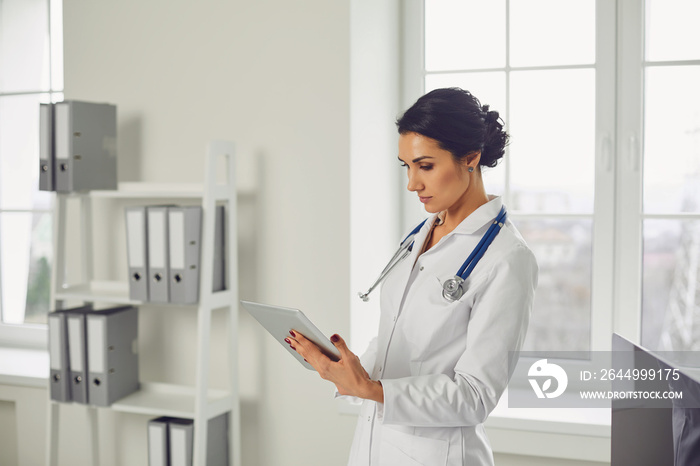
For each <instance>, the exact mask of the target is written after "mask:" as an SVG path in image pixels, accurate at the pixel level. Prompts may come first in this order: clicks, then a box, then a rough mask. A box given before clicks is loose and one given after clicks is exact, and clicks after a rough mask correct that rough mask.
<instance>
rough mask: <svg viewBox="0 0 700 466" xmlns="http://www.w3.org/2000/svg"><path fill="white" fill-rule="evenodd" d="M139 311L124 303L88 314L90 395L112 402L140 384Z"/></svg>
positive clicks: (100, 402) (98, 400)
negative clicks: (138, 350)
mask: <svg viewBox="0 0 700 466" xmlns="http://www.w3.org/2000/svg"><path fill="white" fill-rule="evenodd" d="M137 343H138V312H137V309H136V308H135V307H134V306H121V307H115V308H110V309H105V310H100V311H94V312H91V313H90V314H88V315H87V349H88V362H89V379H88V380H89V384H88V386H89V389H88V399H89V400H90V404H91V405H96V406H109V405H111V404H112V403H113V402H115V401H117V400H119V399H121V398H123V397H125V396H126V395H128V394H130V393H133V392H134V391H136V390H138V388H139V359H138V352H137Z"/></svg>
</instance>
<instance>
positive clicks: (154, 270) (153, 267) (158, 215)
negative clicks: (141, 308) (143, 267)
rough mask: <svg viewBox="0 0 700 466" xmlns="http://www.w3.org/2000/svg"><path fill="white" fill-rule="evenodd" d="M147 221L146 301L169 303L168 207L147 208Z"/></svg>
mask: <svg viewBox="0 0 700 466" xmlns="http://www.w3.org/2000/svg"><path fill="white" fill-rule="evenodd" d="M147 219H148V226H147V227H146V228H148V280H149V283H148V300H149V301H151V302H155V303H167V302H168V301H170V291H169V286H168V285H169V280H168V268H169V266H170V265H169V260H168V253H169V248H168V221H167V219H168V207H165V206H149V207H148V208H147Z"/></svg>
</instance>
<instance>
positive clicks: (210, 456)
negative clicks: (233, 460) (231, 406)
mask: <svg viewBox="0 0 700 466" xmlns="http://www.w3.org/2000/svg"><path fill="white" fill-rule="evenodd" d="M228 420H229V413H224V414H221V415H220V416H217V417H215V418H213V419H210V420H209V422H208V423H207V466H228V464H229V448H228V443H229V442H228V439H229V424H228Z"/></svg>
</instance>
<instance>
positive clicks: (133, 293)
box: [125, 206, 149, 301]
mask: <svg viewBox="0 0 700 466" xmlns="http://www.w3.org/2000/svg"><path fill="white" fill-rule="evenodd" d="M125 217H126V246H127V255H128V262H129V299H132V300H135V301H148V282H149V280H148V222H147V221H146V207H143V206H140V207H127V208H126V209H125Z"/></svg>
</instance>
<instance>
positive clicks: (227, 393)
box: [46, 141, 241, 466]
mask: <svg viewBox="0 0 700 466" xmlns="http://www.w3.org/2000/svg"><path fill="white" fill-rule="evenodd" d="M222 159H223V162H224V165H225V167H226V170H225V173H226V180H225V182H224V183H217V175H218V173H217V171H218V167H220V166H221V165H219V164H218V162H219V161H220V160H222ZM204 177H205V179H204V183H203V184H175V183H168V184H152V183H120V184H119V187H118V189H117V190H115V191H106V190H95V191H90V192H85V193H69V194H60V193H57V194H56V201H55V209H56V210H55V215H54V251H55V261H54V267H53V272H52V273H53V276H52V296H53V302H54V306H55V309H61V308H62V307H63V305H64V302H65V301H83V302H85V303H101V304H103V303H110V304H134V305H138V306H140V307H141V308H143V307H148V305H149V304H148V303H144V302H139V301H133V300H131V299H129V285H128V282H109V281H95V280H94V274H93V267H92V264H93V251H94V250H93V242H92V239H93V236H92V202H91V201H92V199H94V198H111V199H140V200H144V199H146V200H147V199H169V200H177V199H190V200H201V206H202V214H203V217H202V219H203V222H202V250H201V260H200V264H201V267H200V286H199V290H200V291H199V303H198V304H196V305H180V306H186V307H192V308H195V309H196V312H197V365H196V375H195V385H194V386H184V385H173V384H162V383H142V384H141V388H140V389H139V390H138V391H137V392H135V393H132V394H131V395H128V396H126V397H124V398H122V399H121V400H118V401H117V402H115V403H114V404H112V405H111V406H110V407H109V408H97V407H94V406H90V405H86V409H87V418H88V422H89V424H90V425H89V429H88V431H89V436H90V438H88V439H86V441H87V444H88V445H89V448H90V451H89V455H90V464H91V465H93V466H99V464H100V456H99V451H100V449H99V445H98V440H97V439H98V435H97V432H98V430H97V429H98V423H97V412H98V409H111V410H113V411H119V412H124V413H134V414H143V415H152V416H173V417H183V418H190V419H193V420H194V450H193V465H194V466H205V465H206V450H207V449H206V445H207V426H208V423H207V421H208V420H209V419H211V418H213V417H216V416H219V415H221V414H223V413H227V412H228V413H229V415H230V417H229V464H230V465H231V466H241V422H240V397H239V391H238V273H237V264H238V257H237V252H238V247H237V245H238V243H237V206H236V199H237V193H236V184H235V179H236V177H235V159H234V147H233V144H232V143H231V142H226V141H211V142H210V143H209V144H208V147H207V157H206V161H205V175H204ZM70 198H78V199H79V201H80V220H81V225H80V230H81V238H82V245H81V247H82V250H83V254H82V267H81V271H82V279H81V283H79V284H75V285H67V284H66V266H65V264H66V256H65V250H66V241H67V239H68V238H67V234H66V227H67V218H66V217H67V200H68V199H70ZM217 203H224V204H225V205H226V207H227V211H226V218H227V222H226V228H225V232H226V241H225V243H226V244H225V247H224V251H225V254H226V261H225V262H226V271H225V275H226V277H227V281H228V285H227V288H226V289H225V290H223V291H218V292H213V291H211V290H212V283H213V260H214V228H215V215H214V212H215V208H216V205H217ZM166 305H168V306H170V304H166ZM172 306H178V305H176V304H172ZM221 308H225V309H227V310H228V318H229V331H228V335H227V337H228V359H229V361H228V363H229V373H230V380H229V387H230V388H229V390H216V389H210V388H209V386H208V385H209V362H210V351H209V337H210V335H211V318H212V311H213V310H214V309H221ZM61 404H62V403H58V402H55V401H53V400H51V401H50V406H49V410H48V418H49V419H48V421H49V422H48V426H49V428H48V429H47V435H48V442H47V444H48V449H47V459H46V464H47V466H58V447H59V435H58V420H59V414H60V407H61ZM144 435H146V429H145V428H144ZM146 461H147V460H146Z"/></svg>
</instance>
